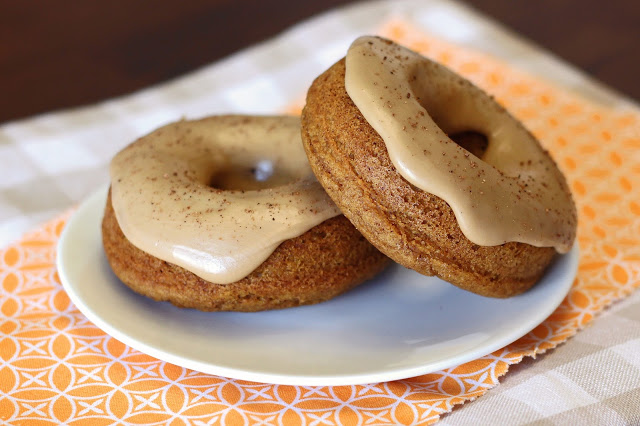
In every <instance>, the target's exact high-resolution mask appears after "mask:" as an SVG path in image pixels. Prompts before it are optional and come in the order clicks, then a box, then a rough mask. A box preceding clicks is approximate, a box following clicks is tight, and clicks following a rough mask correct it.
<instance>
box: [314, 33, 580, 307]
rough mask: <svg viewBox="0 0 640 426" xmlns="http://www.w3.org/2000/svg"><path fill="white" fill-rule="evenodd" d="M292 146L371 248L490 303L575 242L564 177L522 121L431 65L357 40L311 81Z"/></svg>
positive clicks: (526, 284)
mask: <svg viewBox="0 0 640 426" xmlns="http://www.w3.org/2000/svg"><path fill="white" fill-rule="evenodd" d="M302 139H303V143H304V147H305V151H306V153H307V156H308V158H309V162H310V164H311V168H312V169H313V171H314V173H315V174H316V176H317V178H318V181H319V182H320V183H321V184H322V186H323V187H324V188H325V190H326V191H327V193H328V194H329V196H330V197H331V198H332V199H333V200H334V202H335V203H336V205H338V207H339V208H340V209H341V211H342V212H343V214H344V215H345V216H346V217H347V218H348V219H349V220H350V221H351V222H352V223H353V224H354V225H355V227H356V228H357V229H358V230H359V231H360V232H361V233H362V234H363V235H364V236H365V237H366V238H367V239H368V240H369V241H370V242H371V243H372V244H373V245H375V246H376V247H377V248H378V249H379V250H380V251H382V252H383V253H385V254H386V255H387V256H389V257H390V258H391V259H393V260H394V261H396V262H398V263H400V264H402V265H404V266H405V267H407V268H411V269H413V270H415V271H417V272H419V273H422V274H424V275H429V276H431V275H435V276H438V277H440V278H442V279H443V280H445V281H448V282H450V283H452V284H454V285H456V286H458V287H460V288H462V289H465V290H468V291H471V292H474V293H477V294H480V295H483V296H490V297H509V296H513V295H516V294H519V293H522V292H524V291H526V290H527V289H528V288H530V287H531V286H532V285H534V284H535V283H536V282H537V281H538V280H539V278H540V277H541V276H542V274H543V273H544V271H545V270H546V268H547V267H548V266H549V264H550V263H551V262H552V261H553V259H554V257H555V256H556V254H557V253H566V252H567V251H569V249H570V248H571V246H572V244H573V242H574V239H575V235H576V224H577V217H576V208H575V205H574V203H573V199H572V197H571V193H570V191H569V188H568V186H567V183H566V181H565V178H564V176H563V175H562V173H561V172H560V170H559V169H558V168H557V166H556V165H555V163H554V162H553V160H552V158H551V157H550V155H549V154H548V153H547V152H546V151H545V150H544V149H543V148H542V147H541V145H540V143H539V142H538V141H537V140H536V139H535V137H534V136H532V134H531V133H530V132H528V131H527V130H526V129H525V128H524V126H523V125H522V124H521V123H520V122H518V121H517V120H516V119H515V118H513V117H512V116H511V115H510V114H509V113H508V112H507V111H506V110H505V109H504V108H503V107H502V106H500V105H499V104H498V103H497V102H496V101H495V100H494V99H493V98H492V97H491V96H489V95H488V94H486V93H485V92H483V91H482V90H481V89H479V88H477V87H476V86H474V85H473V84H472V83H470V82H469V81H467V80H466V79H464V78H462V77H460V76H459V75H457V74H455V73H454V72H452V71H450V70H449V69H447V68H446V67H444V66H443V65H441V64H438V63H436V62H434V61H431V60H429V59H427V58H425V57H423V56H421V55H419V54H417V53H415V52H413V51H411V50H409V49H407V48H404V47H402V46H399V45H397V44H395V43H393V42H391V41H389V40H385V39H382V38H379V37H369V36H365V37H361V38H359V39H357V40H356V41H355V42H353V44H352V45H351V47H350V48H349V50H348V53H347V55H346V57H345V58H343V59H341V60H340V61H338V62H337V63H336V64H334V65H333V66H332V67H330V68H329V69H328V70H327V71H325V72H324V73H323V74H321V75H320V76H319V77H317V78H316V79H315V81H314V82H313V84H312V85H311V87H310V88H309V91H308V93H307V98H306V105H305V107H304V110H303V113H302Z"/></svg>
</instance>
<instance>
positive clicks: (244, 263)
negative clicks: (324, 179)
mask: <svg viewBox="0 0 640 426" xmlns="http://www.w3.org/2000/svg"><path fill="white" fill-rule="evenodd" d="M102 230H103V243H104V248H105V252H106V255H107V259H108V261H109V263H110V265H111V267H112V269H113V271H114V272H115V274H116V275H117V276H118V277H119V278H120V279H121V280H122V281H123V282H124V283H125V284H126V285H128V286H129V287H131V288H132V289H133V290H135V291H136V292H138V293H141V294H143V295H145V296H148V297H151V298H153V299H156V300H166V301H170V302H171V303H173V304H175V305H177V306H181V307H189V308H196V309H200V310H205V311H214V310H238V311H258V310H263V309H275V308H284V307H291V306H298V305H304V304H310V303H317V302H321V301H324V300H327V299H330V298H332V297H334V296H336V295H338V294H340V293H342V292H344V291H346V290H348V289H350V288H352V287H353V286H355V285H357V284H359V283H361V282H363V281H364V280H366V279H367V278H370V277H372V276H373V275H375V274H376V273H377V272H379V271H380V270H381V269H382V268H383V267H384V266H385V265H386V264H387V258H386V257H385V256H384V255H382V254H381V253H380V252H378V251H377V250H376V249H375V248H374V247H373V246H372V245H370V244H369V243H368V242H367V241H366V240H365V239H364V238H363V237H362V235H361V234H360V233H358V231H357V230H356V229H355V228H354V227H353V225H351V223H350V222H349V221H348V220H347V219H346V218H345V217H344V216H342V215H341V214H340V211H339V210H338V209H337V207H336V206H335V205H334V204H333V202H332V201H331V199H330V198H329V197H328V196H327V195H326V193H325V192H324V190H323V189H322V187H321V186H320V185H319V184H318V182H317V181H316V180H315V178H314V177H313V174H312V173H311V170H310V168H309V165H308V162H307V159H306V157H305V154H304V150H303V148H302V144H301V141H300V120H299V119H298V118H296V117H249V116H218V117H209V118H205V119H202V120H197V121H180V122H177V123H174V124H170V125H167V126H165V127H162V128H160V129H158V130H156V131H154V132H153V133H151V134H149V135H147V136H145V137H143V138H141V139H139V140H137V141H136V142H134V143H133V144H131V145H129V146H128V147H127V148H125V149H124V150H122V151H121V152H120V153H118V154H117V155H116V156H115V158H114V159H113V161H112V163H111V190H110V197H109V199H108V201H107V206H106V209H105V216H104V220H103V224H102Z"/></svg>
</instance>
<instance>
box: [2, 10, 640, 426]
mask: <svg viewBox="0 0 640 426" xmlns="http://www.w3.org/2000/svg"><path fill="white" fill-rule="evenodd" d="M382 34H383V35H386V36H388V37H391V38H393V39H396V40H397V41H398V42H400V43H401V44H404V45H407V46H408V47H410V48H412V49H414V50H417V51H420V52H421V53H423V54H425V55H427V56H429V57H432V58H434V59H436V60H438V61H440V62H443V63H444V64H446V65H447V66H449V67H451V68H453V69H454V70H456V71H458V72H459V73H461V74H463V75H464V76H466V77H467V78H469V79H470V80H472V81H473V82H475V83H476V84H477V85H479V86H481V87H483V88H484V89H485V90H487V91H488V92H490V93H491V94H492V95H494V96H495V97H496V99H497V100H498V101H499V102H500V103H502V104H503V105H505V106H506V107H507V108H508V109H509V110H510V111H511V112H512V113H513V114H514V115H515V116H516V117H517V118H519V119H520V120H522V121H523V122H524V124H525V125H526V126H527V127H528V128H529V129H530V130H531V131H532V132H533V133H534V134H535V135H536V136H537V137H538V138H539V139H540V140H541V142H542V144H543V145H544V146H545V147H546V148H547V149H548V150H549V151H550V152H551V154H552V155H553V157H554V158H555V160H556V161H557V163H558V164H559V166H560V167H561V168H562V170H563V171H564V173H565V174H566V176H567V179H568V181H569V182H570V186H571V189H572V191H573V193H574V196H575V199H576V203H577V206H578V212H579V229H578V244H579V245H580V253H581V260H580V266H579V270H578V275H577V278H576V280H575V282H574V285H573V287H572V289H571V292H570V293H569V295H568V296H567V297H566V299H565V300H564V302H563V303H562V304H561V306H560V307H559V308H558V309H557V310H556V311H555V312H554V313H553V314H552V315H551V316H550V317H549V318H548V319H547V320H546V321H545V322H544V323H543V324H541V325H539V326H538V327H536V328H535V329H534V330H533V331H531V332H530V333H529V334H527V335H526V336H524V337H522V338H521V339H519V340H518V341H516V342H514V343H512V344H510V345H508V346H507V347H505V348H503V349H501V350H498V351H496V352H494V353H492V354H490V355H487V356H485V357H482V358H480V359H478V360H475V361H472V362H468V363H466V364H463V365H460V366H457V367H454V368H449V369H446V370H443V371H437V372H434V373H432V374H427V375H424V376H420V377H415V378H409V379H406V380H399V381H395V382H389V383H378V384H371V385H362V386H336V387H322V386H320V387H304V386H284V385H271V384H263V383H251V382H244V381H239V380H234V379H229V378H224V377H218V376H212V375H208V374H203V373H199V372H197V371H191V370H188V369H185V368H182V367H178V366H175V365H172V364H169V363H166V362H162V361H159V360H157V359H154V358H152V357H150V356H147V355H144V354H142V353H140V352H137V351H136V350H133V349H131V348H129V347H127V346H125V345H123V344H122V343H120V342H119V341H117V340H115V339H113V338H111V337H110V336H108V335H106V334H104V333H103V332H102V331H101V330H99V329H98V328H96V327H95V326H94V325H93V324H91V323H90V322H89V321H88V320H87V319H86V318H85V317H84V316H83V315H82V314H81V313H80V312H79V311H78V310H77V309H76V308H75V307H74V306H73V304H71V302H70V301H69V298H68V297H67V295H66V293H65V292H64V290H63V289H62V287H61V285H60V282H59V279H58V276H57V272H56V269H55V255H56V253H55V250H56V243H57V240H58V237H59V235H60V233H61V231H62V229H63V227H64V225H65V223H66V220H67V219H68V217H69V215H70V213H68V214H66V215H64V216H62V217H59V218H57V219H54V220H53V221H51V222H49V223H48V224H46V225H44V226H43V227H41V228H39V229H37V230H35V231H33V232H31V233H29V234H27V235H25V236H24V237H23V238H22V240H20V241H19V242H17V243H15V244H12V245H11V246H9V247H7V248H5V249H3V250H1V251H0V286H1V289H0V290H1V292H2V293H1V294H2V296H1V298H0V420H1V421H3V422H7V423H9V424H60V423H67V424H81V423H82V424H92V425H100V424H112V423H114V422H117V423H133V424H135V423H145V424H149V423H155V424H174V425H183V424H197V425H208V424H240V423H242V424H282V423H284V424H291V425H296V424H300V425H323V424H325V425H329V424H332V425H339V424H385V423H388V424H428V423H432V422H435V421H436V420H437V419H438V418H439V416H440V415H441V414H443V413H446V412H448V411H450V410H451V409H452V408H453V406H454V405H456V404H461V403H463V402H465V401H469V400H472V399H475V398H476V397H478V396H481V395H482V394H484V393H485V392H486V391H487V390H488V389H489V388H491V387H493V386H496V385H497V384H498V378H499V377H500V376H502V375H503V374H505V373H506V372H507V370H508V368H509V366H510V365H512V364H515V363H518V362H520V361H521V360H522V358H523V357H525V356H536V355H537V354H540V353H542V352H544V351H546V350H548V349H551V348H553V347H555V346H557V345H558V344H559V343H561V342H563V341H565V340H566V339H567V338H569V337H570V336H572V335H574V334H575V333H576V332H577V331H578V330H579V329H580V328H581V327H583V326H584V325H585V324H587V323H588V322H589V321H591V320H592V319H593V317H594V315H595V314H597V313H598V312H599V311H601V310H602V309H603V308H605V307H606V306H608V305H609V304H611V303H612V302H614V301H616V300H619V299H621V298H623V297H624V296H626V295H628V294H629V293H630V292H631V291H633V290H634V289H635V288H636V287H638V286H639V285H640V279H639V278H640V200H638V195H637V194H638V193H639V191H640V188H639V187H640V179H639V178H640V112H638V111H636V110H629V109H626V110H617V109H616V110H613V109H608V108H606V107H602V106H598V105H595V104H593V103H590V102H588V101H586V100H584V99H582V98H580V97H579V96H577V95H575V94H572V93H569V92H567V91H565V90H562V89H559V88H557V87H554V86H552V85H550V84H548V83H546V82H544V81H540V80H539V79H536V78H532V77H531V76H529V75H527V74H524V73H522V72H520V71H517V70H515V69H513V68H512V67H511V66H509V65H507V64H505V63H502V62H500V61H497V60H495V59H493V58H491V57H488V56H485V55H483V54H479V53H477V52H472V51H469V50H466V49H462V48H460V47H457V46H453V45H450V44H448V43H445V42H442V41H440V40H437V39H435V38H432V37H429V36H426V35H424V34H422V33H420V32H418V31H416V30H412V29H409V28H407V26H406V24H404V23H393V22H392V23H390V24H389V25H388V26H386V27H385V28H384V30H383V31H382Z"/></svg>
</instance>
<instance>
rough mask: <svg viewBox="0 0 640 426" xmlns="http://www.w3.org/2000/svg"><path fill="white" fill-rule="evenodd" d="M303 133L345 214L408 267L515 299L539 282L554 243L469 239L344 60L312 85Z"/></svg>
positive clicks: (329, 190)
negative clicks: (361, 92) (419, 180)
mask: <svg viewBox="0 0 640 426" xmlns="http://www.w3.org/2000/svg"><path fill="white" fill-rule="evenodd" d="M302 139H303V143H304V146H305V150H306V152H307V156H308V158H309V161H310V164H311V167H312V169H313V171H314V173H315V174H316V177H317V178H318V180H319V181H320V183H321V184H322V185H323V187H324V188H325V190H326V191H327V193H328V194H329V195H330V196H331V198H332V199H333V201H334V202H335V203H336V204H337V205H338V207H339V208H340V209H341V210H342V212H343V213H344V215H345V216H346V217H347V218H348V219H349V220H350V221H351V222H352V223H353V224H354V225H355V227H356V228H357V229H358V230H359V231H360V232H362V234H363V235H364V236H365V237H366V238H367V239H368V240H369V241H370V242H371V243H372V244H373V245H375V246H376V247H377V248H378V249H379V250H380V251H382V252H383V253H385V254H386V255H387V256H389V257H391V258H392V259H393V260H395V261H396V262H398V263H400V264H402V265H404V266H406V267H408V268H411V269H414V270H416V271H418V272H420V273H422V274H424V275H436V276H438V277H440V278H442V279H444V280H445V281H448V282H450V283H452V284H454V285H456V286H458V287H460V288H463V289H465V290H468V291H472V292H474V293H477V294H480V295H483V296H491V297H509V296H513V295H516V294H519V293H522V292H524V291H525V290H527V289H528V288H530V287H531V286H532V285H534V284H535V283H536V282H537V281H538V279H539V278H540V277H541V276H542V274H543V273H544V271H545V269H546V268H547V266H548V265H549V264H550V263H551V261H552V259H553V258H554V256H555V253H556V252H555V249H554V248H552V247H534V246H531V245H528V244H524V243H517V242H509V243H505V244H502V245H498V246H480V245H477V244H474V243H472V242H471V241H469V240H468V239H467V238H466V237H465V236H464V234H463V233H462V231H461V230H460V228H459V226H458V224H457V221H456V218H455V216H454V213H453V211H452V210H451V208H450V207H449V205H448V204H447V203H446V202H444V201H443V200H442V199H440V198H438V197H436V196H434V195H432V194H429V193H427V192H425V191H422V190H420V189H418V188H416V187H414V186H413V185H411V184H410V183H409V182H407V180H405V179H404V178H403V177H402V176H401V175H400V174H399V173H398V172H397V171H396V169H395V168H394V166H393V164H392V162H391V160H390V158H389V155H388V153H387V151H386V147H385V144H384V141H383V140H382V138H381V137H380V136H379V134H378V133H377V132H376V131H375V130H374V129H373V128H372V127H371V126H370V125H369V123H367V121H366V120H365V119H364V117H363V116H362V114H361V112H360V111H359V110H358V108H357V107H356V106H355V104H354V103H353V102H352V100H351V98H350V97H349V96H348V94H347V92H346V89H345V61H344V59H343V60H341V61H339V62H338V63H336V64H335V65H333V66H332V67H331V68H330V69H329V70H327V71H326V72H324V73H323V74H322V75H320V76H319V77H318V78H317V79H316V80H315V81H314V82H313V84H312V86H311V88H310V89H309V91H308V94H307V103H306V106H305V108H304V110H303V114H302Z"/></svg>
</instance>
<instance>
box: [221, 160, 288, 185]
mask: <svg viewBox="0 0 640 426" xmlns="http://www.w3.org/2000/svg"><path fill="white" fill-rule="evenodd" d="M294 180H296V176H293V175H291V174H289V173H287V171H286V170H283V169H279V168H274V165H273V163H272V162H271V161H269V160H261V161H258V162H257V163H255V164H253V165H233V164H232V165H231V166H230V167H228V168H224V169H220V170H218V171H217V172H216V173H215V174H214V175H213V176H212V177H211V179H210V181H209V186H210V187H212V188H216V189H222V190H223V191H255V190H260V189H266V188H275V187H277V186H282V185H286V184H288V183H291V182H293V181H294Z"/></svg>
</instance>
